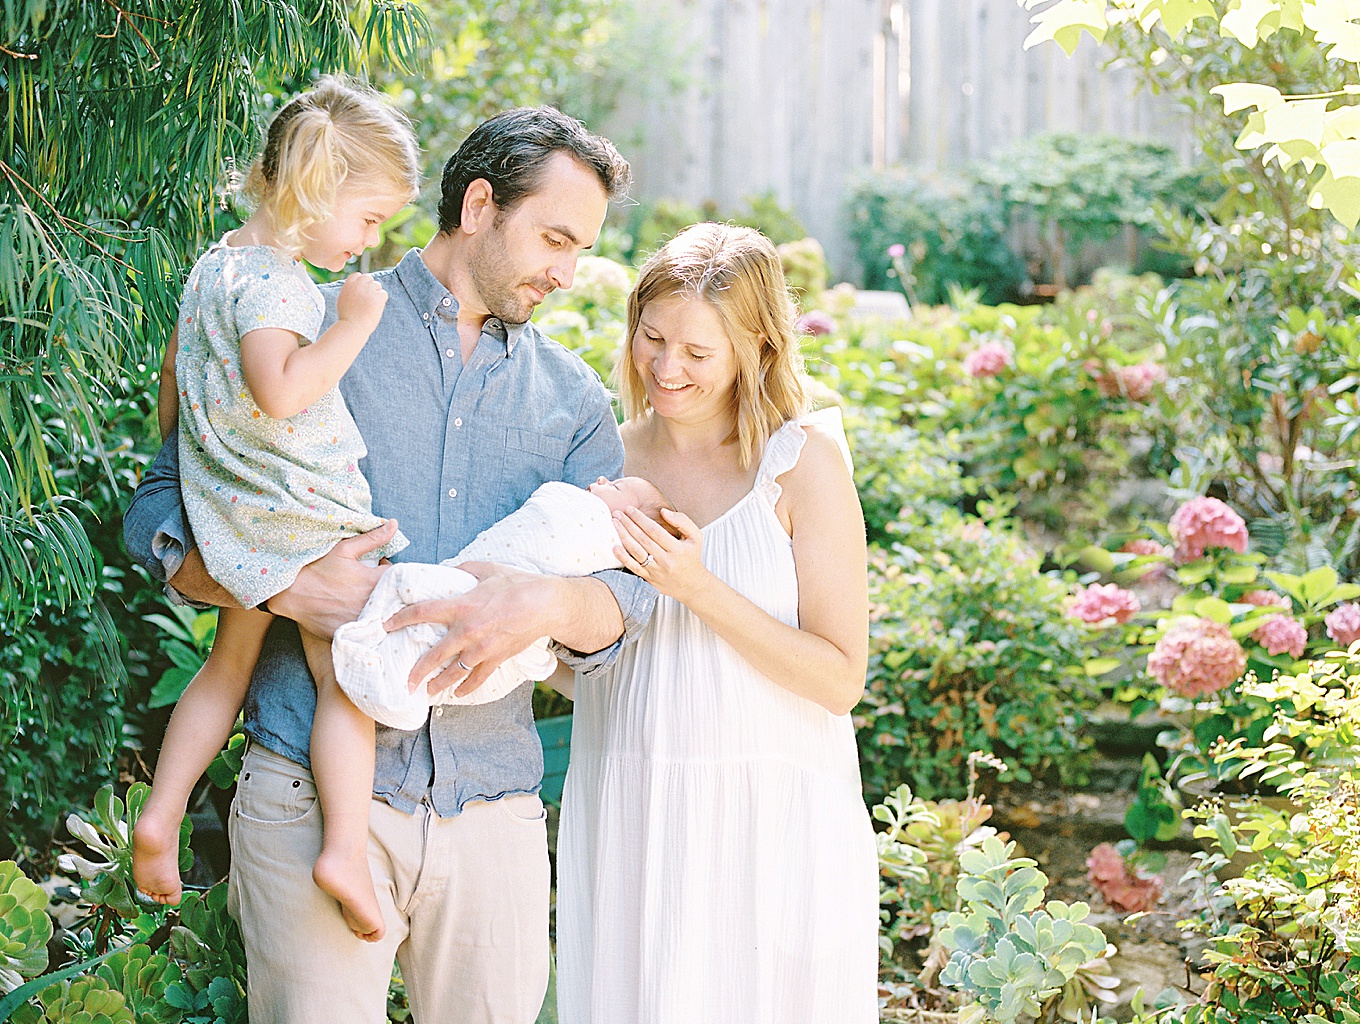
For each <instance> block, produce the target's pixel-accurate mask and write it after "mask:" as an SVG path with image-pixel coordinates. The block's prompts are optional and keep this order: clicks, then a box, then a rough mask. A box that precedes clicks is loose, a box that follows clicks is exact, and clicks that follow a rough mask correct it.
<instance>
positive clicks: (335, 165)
mask: <svg viewBox="0 0 1360 1024" xmlns="http://www.w3.org/2000/svg"><path fill="white" fill-rule="evenodd" d="M419 184H420V171H419V168H418V166H417V147H416V139H415V133H414V132H413V131H412V130H411V122H410V121H408V120H407V119H406V116H405V115H404V114H402V113H401V111H399V110H396V109H394V108H393V107H391V106H389V105H388V104H386V103H385V102H383V100H382V99H381V98H380V97H379V96H378V94H377V93H375V92H373V91H372V90H369V89H365V88H362V87H359V86H355V85H352V84H350V83H348V82H345V81H343V80H342V79H340V78H337V77H334V76H327V77H325V78H323V79H321V81H320V82H319V83H318V84H317V85H316V87H315V88H313V89H309V90H308V91H307V92H304V93H302V94H301V95H300V96H297V97H295V98H294V99H292V100H290V101H289V102H288V103H287V104H286V105H285V106H284V107H283V109H282V110H280V111H279V112H278V113H277V114H275V115H274V119H273V120H272V121H271V122H270V123H269V131H268V133H267V134H266V136H265V144H264V152H263V153H261V154H260V156H259V158H258V159H257V160H256V161H255V163H254V164H252V165H251V168H250V171H249V172H248V173H247V175H246V179H245V183H244V185H243V186H242V189H241V191H242V192H243V193H244V194H245V195H246V197H247V198H249V199H251V200H253V201H254V203H255V204H256V205H257V207H258V208H260V209H263V210H265V211H267V212H268V214H269V217H270V220H271V221H272V222H273V228H274V231H275V234H276V235H277V237H278V240H279V244H280V247H281V248H282V249H284V250H285V251H287V252H288V253H289V254H290V255H293V256H297V255H299V254H300V253H301V251H302V237H303V235H304V234H306V232H307V229H308V228H310V227H312V226H313V225H314V224H319V223H321V222H322V221H324V220H326V219H327V218H328V217H329V216H330V215H331V212H332V210H333V209H334V205H335V197H336V193H337V192H338V191H339V190H340V188H341V187H342V186H350V187H356V186H357V187H359V188H372V189H375V190H378V191H390V192H391V193H392V194H393V195H403V196H406V197H407V199H408V200H409V199H414V198H415V195H416V191H417V189H418V187H419Z"/></svg>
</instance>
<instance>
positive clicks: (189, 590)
mask: <svg viewBox="0 0 1360 1024" xmlns="http://www.w3.org/2000/svg"><path fill="white" fill-rule="evenodd" d="M170 586H172V587H174V588H175V589H176V590H177V591H179V592H180V593H181V594H183V595H184V596H185V597H187V598H188V599H189V600H191V601H197V602H199V603H200V604H212V605H216V606H217V607H219V608H239V607H241V604H240V602H239V601H237V600H236V598H234V597H232V596H231V594H230V593H229V592H228V591H227V590H226V588H224V587H223V586H222V585H221V584H220V583H218V582H217V581H216V580H215V579H213V578H212V577H211V576H209V575H208V570H207V567H206V566H204V564H203V556H202V555H201V554H200V553H199V550H198V548H192V549H190V550H189V552H188V553H187V554H185V556H184V562H183V564H181V565H180V567H179V571H178V572H176V573H175V575H174V576H172V577H170Z"/></svg>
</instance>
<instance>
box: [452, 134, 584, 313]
mask: <svg viewBox="0 0 1360 1024" xmlns="http://www.w3.org/2000/svg"><path fill="white" fill-rule="evenodd" d="M608 208H609V199H608V197H607V196H606V195H605V191H604V187H603V186H602V185H601V184H600V179H599V178H598V177H597V176H596V174H595V172H594V171H592V170H591V169H590V168H588V167H586V166H585V165H584V164H582V163H580V162H579V161H578V160H576V159H575V158H574V157H571V156H568V155H567V154H566V153H560V152H559V153H554V154H553V155H552V156H551V157H550V158H549V159H548V163H547V165H546V166H545V167H544V169H543V179H542V181H541V182H540V184H539V186H538V188H537V189H536V190H535V191H534V192H532V193H531V194H530V195H528V196H526V197H525V198H524V199H522V200H521V201H520V202H519V204H518V205H517V206H515V207H514V208H513V209H511V210H510V212H509V213H505V212H504V211H498V210H497V209H496V208H495V207H494V206H490V207H489V209H488V211H487V212H486V213H485V214H484V215H483V224H482V225H479V229H478V231H477V232H476V233H475V234H474V235H472V237H471V242H472V251H471V253H470V259H469V263H468V273H469V276H470V277H471V279H472V285H473V287H474V288H475V289H476V290H477V298H478V299H480V305H481V306H482V307H484V309H485V311H486V312H488V313H490V314H491V315H492V316H494V317H498V318H499V319H501V320H502V321H504V322H505V323H510V324H521V323H524V322H525V321H526V320H528V319H529V317H530V316H532V315H533V312H534V307H535V306H537V305H538V304H539V303H540V302H542V301H543V299H544V298H545V297H546V296H547V294H548V293H549V292H551V291H553V290H554V289H556V288H570V287H571V282H572V279H573V277H574V276H575V274H576V260H577V257H579V256H580V255H581V252H582V250H584V249H589V248H590V247H591V246H592V245H594V244H595V239H596V238H598V237H599V234H600V227H601V226H602V225H603V224H604V215H605V213H606V211H607V210H608Z"/></svg>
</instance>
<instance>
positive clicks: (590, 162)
mask: <svg viewBox="0 0 1360 1024" xmlns="http://www.w3.org/2000/svg"><path fill="white" fill-rule="evenodd" d="M554 153H566V154H567V155H568V156H571V157H574V158H575V159H577V160H579V161H580V162H581V163H583V164H584V165H585V166H587V167H589V168H590V169H591V170H592V171H594V172H595V173H596V175H598V176H599V179H600V185H601V186H602V187H603V188H604V192H605V195H606V196H607V197H608V198H609V201H610V202H617V201H618V200H620V199H623V198H624V197H625V196H626V195H627V193H628V186H629V184H631V182H632V172H631V171H630V170H629V168H628V161H627V160H625V159H624V158H623V157H621V156H620V155H619V151H618V150H617V149H615V148H614V144H613V143H612V142H610V141H609V140H608V139H606V138H604V137H603V136H600V135H595V134H592V133H591V132H589V131H587V130H586V128H585V125H583V124H581V122H580V121H577V120H576V119H575V118H571V117H568V116H567V115H566V114H563V113H562V112H561V111H559V110H554V109H553V108H552V107H516V108H515V109H514V110H507V111H505V112H504V113H503V114H497V115H496V116H495V117H493V118H491V119H490V120H489V121H485V122H483V123H482V124H480V125H478V126H477V128H476V129H475V130H474V131H473V132H472V134H471V135H469V136H468V137H467V138H466V139H464V140H463V144H462V145H461V146H459V147H458V151H457V152H456V153H454V154H453V156H451V157H450V158H449V162H448V163H446V164H445V165H444V177H443V180H442V181H441V182H440V198H439V230H440V231H442V232H445V233H448V232H451V231H453V230H454V229H455V228H457V227H458V225H459V223H460V222H461V221H462V216H463V196H464V194H465V193H466V192H467V187H468V186H469V185H470V184H472V182H474V181H476V180H477V179H478V178H485V179H486V180H487V181H488V182H490V183H491V196H492V198H493V199H494V200H495V203H496V205H497V206H498V207H499V208H500V211H501V213H508V212H510V210H512V209H514V207H515V205H516V204H517V203H519V202H520V200H522V199H524V198H525V197H526V196H529V195H532V194H533V192H534V191H535V190H536V189H537V188H538V187H539V185H540V184H541V183H542V180H543V168H544V167H545V166H546V164H547V163H548V160H549V159H550V158H551V157H552V155H553V154H554Z"/></svg>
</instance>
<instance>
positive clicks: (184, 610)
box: [146, 605, 217, 708]
mask: <svg viewBox="0 0 1360 1024" xmlns="http://www.w3.org/2000/svg"><path fill="white" fill-rule="evenodd" d="M170 615H171V617H170V618H167V617H166V616H164V615H161V614H159V613H158V614H155V615H148V616H146V621H147V622H149V623H151V624H152V625H155V626H159V627H160V628H161V632H162V636H161V650H162V651H163V652H164V653H165V654H166V656H167V657H169V659H170V667H169V668H167V669H166V670H165V671H164V672H163V673H162V674H161V677H160V679H158V680H157V681H156V685H155V686H153V687H152V688H151V699H150V700H149V701H148V702H147V706H148V707H151V708H163V707H169V706H170V705H172V704H174V703H176V702H177V701H178V700H179V699H180V697H181V696H182V695H183V693H184V688H185V687H186V686H188V685H189V681H190V680H191V679H193V678H194V675H195V674H196V673H197V672H198V670H199V669H201V668H202V667H203V663H204V662H205V661H207V660H208V653H209V652H210V651H211V650H212V644H213V638H214V637H215V636H216V635H217V609H216V608H210V609H209V610H207V611H197V610H196V609H193V608H190V607H188V606H187V605H175V606H173V607H171V608H170Z"/></svg>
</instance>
